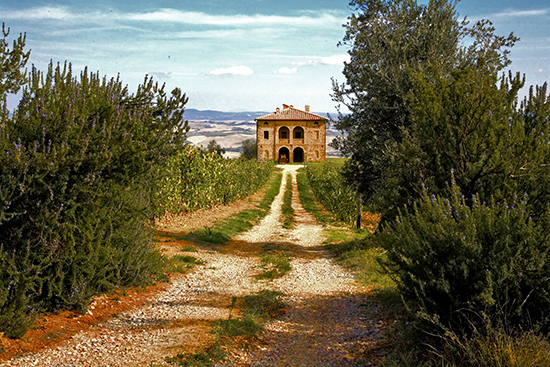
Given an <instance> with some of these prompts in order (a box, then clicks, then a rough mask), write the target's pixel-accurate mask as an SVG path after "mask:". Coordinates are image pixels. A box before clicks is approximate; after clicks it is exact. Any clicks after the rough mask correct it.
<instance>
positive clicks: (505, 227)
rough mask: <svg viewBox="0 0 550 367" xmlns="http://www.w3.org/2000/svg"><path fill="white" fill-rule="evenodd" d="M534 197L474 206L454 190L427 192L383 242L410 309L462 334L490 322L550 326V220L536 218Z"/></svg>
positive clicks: (379, 237)
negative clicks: (532, 210) (531, 200)
mask: <svg viewBox="0 0 550 367" xmlns="http://www.w3.org/2000/svg"><path fill="white" fill-rule="evenodd" d="M528 200H529V198H528V197H527V196H523V197H516V198H514V199H513V200H511V201H510V202H503V203H496V202H494V201H492V202H489V203H484V202H479V200H478V199H477V197H476V196H474V197H473V198H472V201H473V205H472V206H469V205H468V204H467V203H466V199H465V198H464V196H462V194H461V193H460V191H459V189H458V187H457V186H456V185H453V186H452V195H451V196H450V198H449V199H447V198H444V197H441V196H428V194H427V192H424V194H423V197H422V200H421V201H419V202H417V203H416V204H415V206H414V210H413V212H412V213H409V212H408V211H406V210H405V211H402V212H401V215H400V216H399V217H398V219H397V221H396V222H395V223H392V224H391V225H388V226H386V228H385V230H384V231H382V232H380V233H379V234H378V235H377V240H378V243H379V244H380V245H381V246H382V247H383V248H384V249H386V250H387V259H386V261H385V262H384V265H385V267H386V269H387V270H388V271H389V272H390V273H391V274H393V275H394V276H395V280H396V282H397V284H398V285H399V289H400V291H401V292H402V294H403V295H404V297H405V300H406V301H407V302H408V303H409V305H410V307H411V308H412V309H413V310H418V311H419V312H421V313H423V314H425V315H428V316H429V317H430V318H432V319H433V320H437V321H438V322H439V323H440V324H441V325H443V326H445V327H449V328H451V329H452V330H455V331H457V332H458V333H459V334H460V333H462V332H469V331H471V329H472V327H482V326H483V325H484V324H485V322H486V320H488V321H489V323H490V325H494V326H498V327H501V326H502V327H514V326H523V327H525V328H529V327H531V326H532V325H538V326H539V327H541V328H544V329H548V326H549V325H548V313H547V310H548V309H549V308H550V283H549V282H548V281H547V279H549V276H550V270H549V269H550V267H549V264H548V261H549V259H550V257H549V255H550V246H549V245H548V243H547V241H548V240H547V238H548V235H549V233H550V226H549V225H548V223H549V221H548V219H549V217H548V216H546V218H545V219H544V220H541V221H540V222H537V221H535V220H534V219H533V218H532V217H531V216H530V211H529V205H528Z"/></svg>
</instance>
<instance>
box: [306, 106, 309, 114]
mask: <svg viewBox="0 0 550 367" xmlns="http://www.w3.org/2000/svg"><path fill="white" fill-rule="evenodd" d="M306 112H309V105H308V104H306Z"/></svg>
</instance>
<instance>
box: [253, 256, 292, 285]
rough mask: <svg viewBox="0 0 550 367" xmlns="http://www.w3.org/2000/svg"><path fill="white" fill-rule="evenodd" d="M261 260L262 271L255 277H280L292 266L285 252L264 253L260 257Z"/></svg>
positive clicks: (259, 278) (271, 278)
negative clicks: (277, 253) (276, 253)
mask: <svg viewBox="0 0 550 367" xmlns="http://www.w3.org/2000/svg"><path fill="white" fill-rule="evenodd" d="M260 261H261V262H262V268H263V271H262V272H261V273H260V274H258V275H256V279H258V280H261V279H270V280H273V279H275V278H281V277H283V276H285V275H286V273H288V272H289V271H290V270H292V266H291V265H290V257H289V256H288V255H286V254H279V255H275V254H266V255H262V256H261V257H260Z"/></svg>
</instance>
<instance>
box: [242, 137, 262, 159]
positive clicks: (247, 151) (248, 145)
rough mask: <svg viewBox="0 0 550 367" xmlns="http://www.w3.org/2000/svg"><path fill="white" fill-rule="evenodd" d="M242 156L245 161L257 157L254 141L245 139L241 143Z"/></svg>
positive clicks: (256, 146)
mask: <svg viewBox="0 0 550 367" xmlns="http://www.w3.org/2000/svg"><path fill="white" fill-rule="evenodd" d="M241 144H242V155H241V157H243V158H246V159H256V158H257V157H258V145H257V144H256V139H246V140H243V141H242V143H241Z"/></svg>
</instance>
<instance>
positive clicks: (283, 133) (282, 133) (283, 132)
mask: <svg viewBox="0 0 550 367" xmlns="http://www.w3.org/2000/svg"><path fill="white" fill-rule="evenodd" d="M289 135H290V130H288V127H284V126H283V127H281V128H280V129H279V139H288V137H289Z"/></svg>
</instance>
